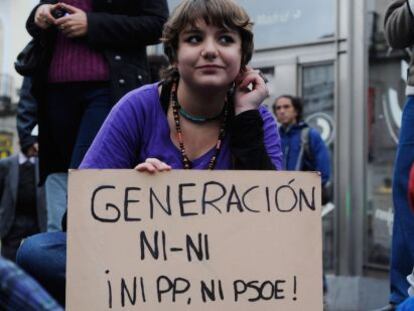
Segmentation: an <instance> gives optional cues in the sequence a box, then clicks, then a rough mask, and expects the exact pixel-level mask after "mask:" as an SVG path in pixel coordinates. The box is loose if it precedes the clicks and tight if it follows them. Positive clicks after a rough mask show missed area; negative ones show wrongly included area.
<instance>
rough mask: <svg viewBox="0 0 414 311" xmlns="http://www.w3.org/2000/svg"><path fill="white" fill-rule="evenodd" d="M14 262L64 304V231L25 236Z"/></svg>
mask: <svg viewBox="0 0 414 311" xmlns="http://www.w3.org/2000/svg"><path fill="white" fill-rule="evenodd" d="M16 262H17V264H18V265H19V266H20V267H21V268H22V269H23V270H24V271H26V272H27V273H28V274H29V275H31V276H32V277H33V278H34V279H36V280H37V281H38V282H39V283H40V285H42V286H43V287H44V288H45V289H46V290H47V291H48V292H49V293H50V294H51V296H52V297H53V298H55V299H56V300H57V301H58V302H59V303H60V304H61V305H62V306H64V305H65V282H66V232H46V233H39V234H36V235H33V236H31V237H29V238H27V239H26V240H24V242H23V244H22V245H21V246H20V248H19V250H18V252H17V258H16Z"/></svg>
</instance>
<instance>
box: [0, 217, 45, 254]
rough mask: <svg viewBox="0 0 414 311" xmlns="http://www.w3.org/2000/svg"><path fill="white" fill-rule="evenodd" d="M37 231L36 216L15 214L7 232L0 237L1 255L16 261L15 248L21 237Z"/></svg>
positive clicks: (17, 246)
mask: <svg viewBox="0 0 414 311" xmlns="http://www.w3.org/2000/svg"><path fill="white" fill-rule="evenodd" d="M38 232H39V225H38V223H37V216H36V214H34V215H19V214H17V215H16V217H15V219H14V223H13V225H12V227H11V228H10V231H9V233H7V235H6V236H5V237H4V238H3V239H1V255H2V256H3V257H4V258H7V259H9V260H11V261H13V262H14V261H16V253H17V249H18V248H19V246H20V243H21V242H22V240H23V239H25V238H27V237H28V236H31V235H33V234H36V233H38Z"/></svg>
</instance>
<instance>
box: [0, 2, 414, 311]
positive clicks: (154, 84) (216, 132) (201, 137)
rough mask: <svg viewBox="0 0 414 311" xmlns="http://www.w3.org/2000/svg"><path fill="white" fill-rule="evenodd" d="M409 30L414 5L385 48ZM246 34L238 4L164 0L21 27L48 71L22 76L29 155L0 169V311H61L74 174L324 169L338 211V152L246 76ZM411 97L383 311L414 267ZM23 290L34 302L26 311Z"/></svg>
mask: <svg viewBox="0 0 414 311" xmlns="http://www.w3.org/2000/svg"><path fill="white" fill-rule="evenodd" d="M410 3H411V2H410ZM404 23H406V24H404ZM413 24H414V17H413V15H412V11H411V7H410V5H408V4H407V2H406V1H405V0H395V1H393V2H392V4H391V5H390V7H389V10H388V11H387V15H386V20H385V28H386V33H387V38H388V40H389V42H390V45H391V46H393V47H407V46H411V45H412V41H414V30H411V29H414V28H412V27H409V26H410V25H413ZM252 27H253V23H252V21H251V19H250V17H249V16H248V14H247V13H246V12H245V10H244V9H243V8H242V7H240V6H239V5H238V4H236V2H234V1H232V0H209V1H205V0H182V1H181V2H180V4H179V5H178V6H177V8H176V9H175V10H174V11H173V12H172V13H171V15H170V16H169V10H168V6H167V3H166V0H143V1H133V0H123V1H120V0H119V1H117V0H112V1H106V2H104V1H98V0H62V1H61V2H58V1H55V0H41V1H40V3H39V4H38V5H37V6H36V7H35V8H34V9H33V11H32V12H31V14H30V16H29V17H28V20H27V30H28V32H29V33H30V35H31V36H32V37H33V39H34V40H37V41H38V42H40V43H41V44H42V46H43V47H44V53H43V56H44V59H43V61H44V62H43V65H42V66H41V68H40V69H39V70H36V72H35V73H33V74H31V75H30V77H29V76H28V77H25V78H24V82H23V86H22V90H21V97H20V102H19V109H18V116H17V118H18V120H17V126H18V132H19V139H20V146H21V152H20V153H19V155H15V156H12V157H10V158H7V159H3V160H0V238H1V255H2V257H3V258H0V308H1V309H3V308H5V309H6V310H31V309H30V308H32V309H33V310H61V308H62V307H64V305H65V280H66V273H65V271H66V228H67V226H70V224H67V223H66V215H65V213H66V210H67V171H68V169H71V168H79V169H91V168H100V169H110V168H111V169H117V168H119V169H121V168H128V169H135V170H137V171H140V172H146V173H148V174H155V173H160V172H164V171H170V170H172V169H208V170H213V169H220V170H232V169H242V170H296V171H319V172H320V173H321V180H322V194H323V198H322V203H324V204H325V203H327V202H329V201H330V200H332V194H331V173H330V163H331V160H330V152H329V149H328V147H327V146H326V145H325V143H324V141H323V139H322V138H321V135H320V134H319V132H318V131H317V130H316V129H314V128H311V127H310V126H309V125H308V124H307V123H306V122H305V121H304V119H303V102H302V99H301V98H299V97H296V96H293V95H281V96H279V97H277V98H276V99H274V104H273V106H272V109H273V114H272V113H271V112H270V111H269V110H268V109H267V108H266V107H265V106H264V105H263V102H264V100H265V99H266V98H267V97H268V96H269V92H268V88H267V85H266V83H267V80H266V78H265V77H264V75H263V74H262V73H261V72H260V71H258V70H255V69H253V68H252V67H250V66H249V61H250V59H251V57H252V54H253V49H254V45H253V32H252ZM159 42H162V43H163V44H164V52H165V55H166V57H167V59H166V58H165V57H162V56H160V57H154V56H152V59H153V61H152V62H151V63H152V66H150V65H149V62H148V61H149V60H150V61H151V57H150V58H148V57H147V55H146V48H147V46H148V45H151V44H156V43H159ZM413 62H414V60H413ZM412 66H414V65H412ZM160 67H165V70H163V74H162V75H161V76H160V75H159V72H160V71H159V69H160ZM412 68H413V67H410V70H411V69H412ZM413 70H414V69H413ZM410 72H411V71H410ZM413 90H414V73H412V74H411V75H410V76H409V79H408V87H407V95H408V96H407V104H406V108H405V110H404V114H403V126H402V128H401V134H400V143H399V147H398V154H397V160H396V167H395V176H394V192H393V195H394V204H395V211H396V212H395V221H394V233H393V252H392V266H391V298H390V305H389V306H387V307H386V308H388V309H384V310H393V308H394V309H395V308H396V306H397V305H398V304H401V303H402V302H403V301H404V300H405V299H406V298H407V297H408V292H412V293H414V290H412V289H411V291H410V289H409V282H411V283H412V284H413V283H414V282H412V281H411V280H413V279H414V277H412V276H411V277H410V276H409V277H408V281H407V278H406V277H407V275H409V274H410V272H411V270H412V269H413V264H414V244H413V243H412V242H411V240H410V238H411V236H412V233H411V232H412V230H414V226H413V222H414V216H413V214H412V213H413V212H412V211H411V210H410V209H409V196H408V194H409V193H410V195H411V197H410V198H411V201H413V197H414V169H413V170H412V173H411V180H410V188H408V178H409V170H410V168H411V166H412V164H413V162H414V149H413V148H412V147H413V146H412V144H413V138H412V135H414V129H412V125H413V124H414V122H413V120H412V118H413V113H412V112H411V110H412V109H413V101H414V99H413V96H412V95H411V94H414V91H413ZM410 109H411V110H410ZM275 119H276V120H275ZM276 121H277V122H276ZM35 125H38V136H37V137H35V136H34V135H32V130H33V128H34V127H35ZM37 159H39V160H37ZM39 186H40V187H39ZM6 259H7V260H6ZM14 261H16V262H17V265H18V266H16V265H14V264H13V263H12V262H14ZM20 268H22V270H23V271H22V270H20ZM34 288H35V289H36V290H33V289H34ZM24 293H31V294H30V297H31V299H30V306H31V307H30V308H29V309H28V308H27V299H28V298H27V297H28V295H25V294H24ZM49 295H50V296H49ZM23 296H26V297H25V298H24V299H21V297H23ZM21 300H23V301H21ZM408 303H410V301H409V299H408V300H407V301H406V302H405V304H408ZM404 310H405V309H404ZM406 310H408V309H406Z"/></svg>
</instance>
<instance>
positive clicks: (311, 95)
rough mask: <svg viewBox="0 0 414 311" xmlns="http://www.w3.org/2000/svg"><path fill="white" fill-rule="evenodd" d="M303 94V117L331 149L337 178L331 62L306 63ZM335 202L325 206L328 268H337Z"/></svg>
mask: <svg viewBox="0 0 414 311" xmlns="http://www.w3.org/2000/svg"><path fill="white" fill-rule="evenodd" d="M301 73H302V85H301V91H302V97H303V101H304V107H303V108H304V109H303V115H304V120H305V121H306V122H307V123H308V124H309V125H310V126H311V127H313V128H315V129H317V130H318V131H319V132H320V134H321V136H322V139H323V140H324V141H325V143H326V145H327V146H328V148H329V150H330V153H331V181H332V182H334V181H335V178H334V171H333V165H332V164H333V159H334V137H335V119H334V90H335V89H334V85H335V80H334V66H333V64H332V63H328V64H318V65H309V66H303V67H302V70H301ZM334 211H335V208H334V205H333V203H328V204H327V205H325V206H323V209H322V214H323V221H322V224H323V262H324V268H325V269H326V270H332V269H333V268H334Z"/></svg>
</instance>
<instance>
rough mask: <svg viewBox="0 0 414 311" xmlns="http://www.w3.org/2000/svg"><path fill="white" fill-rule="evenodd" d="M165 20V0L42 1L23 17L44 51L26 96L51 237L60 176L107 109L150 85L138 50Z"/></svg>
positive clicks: (62, 202)
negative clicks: (32, 109) (32, 102)
mask: <svg viewBox="0 0 414 311" xmlns="http://www.w3.org/2000/svg"><path fill="white" fill-rule="evenodd" d="M167 17H168V7H167V3H166V0H141V1H136V0H111V1H103V0H62V1H61V2H58V1H56V0H42V1H40V3H39V5H37V6H36V7H35V8H34V9H33V11H32V12H31V14H30V16H29V18H28V20H27V24H26V25H27V30H28V32H29V34H30V35H31V36H32V37H33V38H34V39H35V40H38V41H40V42H41V43H42V45H43V46H44V51H45V52H44V53H45V63H44V66H42V69H41V70H39V71H38V72H37V73H36V74H35V75H33V76H32V94H33V96H34V97H35V99H36V101H37V103H38V123H39V147H40V148H39V160H40V181H41V183H43V182H44V181H45V180H46V178H48V179H49V180H46V188H47V193H48V201H49V202H50V204H49V206H51V205H53V206H52V207H51V208H52V209H54V212H53V213H52V214H51V215H52V216H51V220H52V223H51V224H50V226H49V227H50V230H51V231H56V230H60V229H61V227H60V223H61V218H62V215H63V214H64V212H65V210H66V188H67V170H68V169H69V168H78V166H79V164H80V162H81V161H82V158H83V156H84V155H85V153H86V151H87V150H88V148H89V146H90V144H91V142H92V140H93V139H94V137H95V135H96V133H97V132H98V130H99V128H100V127H101V125H102V122H103V121H104V120H105V118H106V116H107V114H108V113H109V111H110V110H111V108H112V106H113V105H114V104H115V103H116V102H117V101H118V100H119V99H120V98H121V97H122V96H123V95H124V94H126V93H127V92H129V91H131V90H132V89H134V88H136V87H139V86H141V85H144V84H145V83H148V82H149V81H150V79H149V67H148V62H147V55H146V47H147V46H148V45H150V44H156V43H158V42H159V38H160V36H161V32H162V26H163V24H164V22H165V21H166V19H167Z"/></svg>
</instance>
